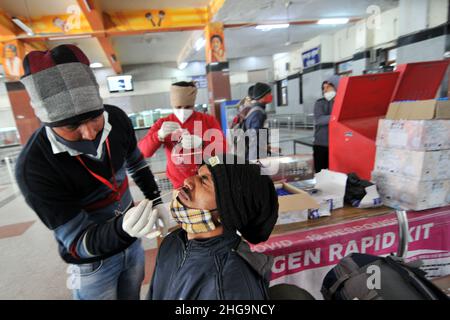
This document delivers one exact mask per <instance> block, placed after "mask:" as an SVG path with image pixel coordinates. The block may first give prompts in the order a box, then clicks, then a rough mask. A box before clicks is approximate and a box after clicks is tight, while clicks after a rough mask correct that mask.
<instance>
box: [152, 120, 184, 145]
mask: <svg viewBox="0 0 450 320" xmlns="http://www.w3.org/2000/svg"><path fill="white" fill-rule="evenodd" d="M178 129H181V126H180V124H179V123H177V122H173V121H166V122H163V124H162V126H161V129H159V130H158V138H159V140H160V141H164V139H165V138H166V137H167V136H168V135H170V134H172V133H173V132H174V131H176V130H178Z"/></svg>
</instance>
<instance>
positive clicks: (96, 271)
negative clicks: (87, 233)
mask: <svg viewBox="0 0 450 320" xmlns="http://www.w3.org/2000/svg"><path fill="white" fill-rule="evenodd" d="M144 267H145V255H144V249H143V248H142V245H141V240H136V241H135V242H134V243H133V244H132V245H131V246H130V247H128V248H127V249H126V250H124V251H122V252H120V253H118V254H116V255H114V256H112V257H109V258H107V259H104V260H101V261H98V262H93V263H87V264H79V265H70V267H69V268H70V271H69V273H70V278H69V281H68V286H69V283H70V289H72V291H73V298H74V299H75V300H139V299H140V292H141V285H142V281H143V280H144Z"/></svg>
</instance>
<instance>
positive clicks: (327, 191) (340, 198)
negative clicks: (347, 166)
mask: <svg viewBox="0 0 450 320" xmlns="http://www.w3.org/2000/svg"><path fill="white" fill-rule="evenodd" d="M315 178H316V189H317V190H318V192H317V193H316V194H314V195H312V197H313V198H314V200H316V201H317V203H319V205H320V208H319V210H316V211H313V212H310V218H311V219H315V218H319V217H324V216H330V215H331V211H332V210H335V209H340V208H343V207H344V196H345V187H346V185H347V175H346V174H343V173H339V172H333V171H329V170H322V171H320V172H319V173H317V174H316V176H315Z"/></svg>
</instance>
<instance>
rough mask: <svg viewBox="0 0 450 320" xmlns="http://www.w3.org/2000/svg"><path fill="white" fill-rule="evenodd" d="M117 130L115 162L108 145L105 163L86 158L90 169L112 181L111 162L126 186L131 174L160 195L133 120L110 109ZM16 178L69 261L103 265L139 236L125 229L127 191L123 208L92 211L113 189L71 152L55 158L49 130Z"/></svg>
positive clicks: (32, 145)
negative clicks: (134, 235) (132, 234)
mask: <svg viewBox="0 0 450 320" xmlns="http://www.w3.org/2000/svg"><path fill="white" fill-rule="evenodd" d="M105 110H106V111H107V112H108V114H109V123H110V124H111V127H112V129H111V132H110V133H109V135H108V139H109V143H110V148H111V158H112V159H109V157H108V152H107V151H106V146H105V144H104V146H103V148H105V149H104V150H103V153H102V158H101V159H95V158H93V157H89V156H85V155H82V156H81V157H82V159H83V161H84V163H85V164H86V165H87V167H88V168H89V169H90V170H91V171H93V172H95V173H96V174H98V175H100V176H102V177H104V178H106V179H108V180H109V181H111V182H112V172H111V166H110V161H112V166H113V168H114V171H115V174H116V180H117V182H118V183H119V184H121V183H122V182H123V181H124V180H125V179H126V176H127V171H128V173H129V174H130V175H131V177H132V178H133V180H134V181H135V182H136V184H137V185H138V186H139V188H140V189H141V190H142V192H143V193H144V195H145V196H146V198H148V199H150V200H153V199H155V198H156V197H159V191H158V187H157V185H156V182H155V180H154V177H153V174H152V172H151V171H150V169H149V167H148V164H147V163H146V162H145V159H144V158H143V156H142V154H141V152H140V151H139V149H138V148H137V144H136V137H135V134H134V129H133V127H132V124H131V121H130V119H129V118H128V116H127V115H126V114H125V112H123V111H122V110H121V109H119V108H117V107H114V106H110V105H105ZM16 178H17V182H18V185H19V188H20V190H21V191H22V194H23V196H24V197H25V201H26V202H27V204H28V205H29V206H30V207H31V208H32V209H33V210H34V211H35V212H36V214H37V215H38V216H39V218H40V219H41V221H42V222H43V223H44V224H45V225H46V226H47V227H48V228H49V229H51V230H53V231H54V233H55V238H56V240H57V241H58V244H59V253H60V255H61V257H62V258H63V259H64V260H65V261H66V262H68V263H74V264H81V263H89V262H94V261H98V260H100V259H104V258H107V257H110V256H112V255H114V254H116V253H119V252H121V251H123V250H124V249H126V248H127V247H128V246H129V245H131V244H132V243H133V242H134V241H135V240H136V238H133V237H130V236H129V235H128V234H127V233H125V232H124V231H123V229H122V219H123V215H120V214H118V212H122V213H123V212H125V211H126V210H127V209H129V208H130V207H132V206H133V199H132V198H131V193H130V191H129V189H128V188H127V190H126V192H125V193H124V194H123V196H122V198H121V200H120V204H119V202H115V203H112V204H110V205H109V206H106V207H104V208H101V209H96V210H95V211H88V210H87V209H86V208H87V207H88V206H89V205H90V204H92V203H95V202H97V201H99V200H102V199H104V198H106V197H107V196H108V195H109V194H110V193H111V192H112V191H111V190H110V189H109V188H108V187H106V186H105V185H104V184H102V183H101V182H100V181H98V180H97V179H95V178H94V177H93V176H92V175H91V174H90V173H89V172H88V171H87V170H86V169H85V168H84V167H83V166H82V165H81V164H80V162H79V161H78V160H77V159H76V158H75V157H72V156H70V155H69V154H68V153H67V152H63V153H59V154H54V153H53V151H52V147H51V144H50V141H49V140H48V138H47V134H46V130H45V127H41V128H40V129H38V130H37V131H36V132H35V133H34V134H33V136H32V137H31V138H30V140H29V141H28V143H27V144H26V145H25V147H24V148H23V150H22V152H21V154H20V156H19V159H18V162H17V166H16Z"/></svg>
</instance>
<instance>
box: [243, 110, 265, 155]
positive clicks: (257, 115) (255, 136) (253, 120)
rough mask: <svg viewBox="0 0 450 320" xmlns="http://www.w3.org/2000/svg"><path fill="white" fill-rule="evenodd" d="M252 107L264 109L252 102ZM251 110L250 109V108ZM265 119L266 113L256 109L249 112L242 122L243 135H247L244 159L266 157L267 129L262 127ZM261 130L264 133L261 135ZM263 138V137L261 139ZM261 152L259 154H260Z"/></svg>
mask: <svg viewBox="0 0 450 320" xmlns="http://www.w3.org/2000/svg"><path fill="white" fill-rule="evenodd" d="M253 107H261V108H263V109H265V106H264V105H261V104H258V103H256V104H254V105H253V106H252V108H253ZM250 112H251V110H250ZM266 119H267V115H266V113H265V112H264V111H262V110H257V111H254V112H252V113H251V114H249V116H248V118H247V119H245V122H244V131H245V135H246V136H247V137H248V144H246V149H245V151H246V152H245V158H246V160H255V159H260V158H266V157H267V156H268V154H267V144H268V130H267V129H265V128H264V122H265V121H266ZM262 130H265V131H266V132H264V133H265V134H266V135H265V136H264V137H262V136H261V134H262ZM261 138H264V139H261ZM260 153H261V154H260Z"/></svg>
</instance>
